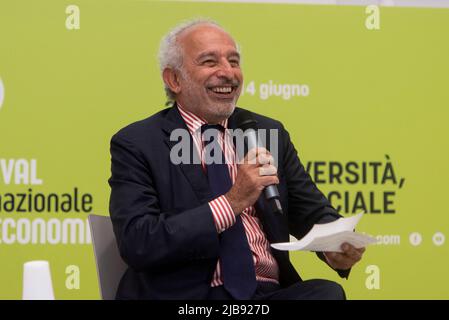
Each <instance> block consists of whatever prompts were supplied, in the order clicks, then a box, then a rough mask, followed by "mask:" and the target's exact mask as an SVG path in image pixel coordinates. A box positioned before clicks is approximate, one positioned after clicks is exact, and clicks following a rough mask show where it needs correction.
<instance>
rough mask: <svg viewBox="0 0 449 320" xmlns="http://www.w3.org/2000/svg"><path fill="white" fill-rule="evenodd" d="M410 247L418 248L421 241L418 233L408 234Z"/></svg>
mask: <svg viewBox="0 0 449 320" xmlns="http://www.w3.org/2000/svg"><path fill="white" fill-rule="evenodd" d="M408 239H409V241H410V243H411V244H412V246H419V245H420V244H421V241H422V236H421V234H420V233H419V232H413V233H410V237H409V238H408Z"/></svg>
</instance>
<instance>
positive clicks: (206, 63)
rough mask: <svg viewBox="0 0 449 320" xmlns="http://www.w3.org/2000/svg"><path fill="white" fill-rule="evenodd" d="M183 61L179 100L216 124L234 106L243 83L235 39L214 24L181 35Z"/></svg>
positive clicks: (190, 109) (226, 116) (228, 114)
mask: <svg viewBox="0 0 449 320" xmlns="http://www.w3.org/2000/svg"><path fill="white" fill-rule="evenodd" d="M178 41H179V43H180V45H181V47H182V52H183V63H182V71H181V74H180V76H179V87H180V91H179V93H178V94H177V97H176V100H177V101H178V102H179V103H180V104H181V105H182V106H183V107H185V108H186V109H188V110H189V111H191V112H194V113H195V114H197V115H199V116H201V117H203V118H205V119H206V120H207V121H208V122H211V123H216V122H219V121H222V120H224V119H226V118H228V117H229V116H230V115H231V114H232V112H233V111H234V109H235V105H236V103H237V100H238V98H239V95H240V91H241V89H242V83H243V75H242V71H241V69H240V56H239V54H238V52H237V49H236V45H235V42H234V40H233V39H232V38H231V37H230V36H229V35H228V34H227V33H226V32H224V31H222V30H221V29H219V28H217V27H215V26H212V25H198V26H195V27H192V29H190V30H187V31H186V32H185V33H183V34H181V36H180V37H179V38H178Z"/></svg>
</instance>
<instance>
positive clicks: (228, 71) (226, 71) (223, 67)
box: [217, 60, 234, 79]
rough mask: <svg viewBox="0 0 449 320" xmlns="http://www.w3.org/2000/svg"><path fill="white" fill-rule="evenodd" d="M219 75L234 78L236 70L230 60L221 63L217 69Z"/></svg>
mask: <svg viewBox="0 0 449 320" xmlns="http://www.w3.org/2000/svg"><path fill="white" fill-rule="evenodd" d="M217 77H219V78H226V79H233V78H234V71H233V69H232V66H231V64H230V63H229V61H227V60H225V61H223V62H221V63H220V65H219V68H218V70H217Z"/></svg>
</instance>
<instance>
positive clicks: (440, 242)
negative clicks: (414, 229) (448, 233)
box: [432, 232, 445, 246]
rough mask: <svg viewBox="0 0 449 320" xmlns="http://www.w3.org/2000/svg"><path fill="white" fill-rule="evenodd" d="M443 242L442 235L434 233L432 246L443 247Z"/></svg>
mask: <svg viewBox="0 0 449 320" xmlns="http://www.w3.org/2000/svg"><path fill="white" fill-rule="evenodd" d="M444 240H445V237H444V234H442V233H441V232H437V233H435V234H434V235H433V237H432V241H433V244H434V245H436V246H441V245H443V243H444Z"/></svg>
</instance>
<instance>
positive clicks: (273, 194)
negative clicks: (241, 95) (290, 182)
mask: <svg viewBox="0 0 449 320" xmlns="http://www.w3.org/2000/svg"><path fill="white" fill-rule="evenodd" d="M235 123H236V126H237V128H238V129H241V130H242V131H243V137H242V138H243V139H245V142H246V146H247V151H249V150H251V149H254V148H257V147H263V146H261V145H259V144H258V142H257V121H256V120H255V119H253V117H252V115H251V113H250V112H249V111H246V110H241V111H240V112H238V113H237V114H236V115H235ZM264 194H265V199H266V200H267V202H268V203H269V204H270V207H271V210H273V212H277V213H280V214H282V213H283V210H282V206H281V201H280V200H279V198H280V195H279V191H278V188H277V186H276V185H275V184H272V185H269V186H266V187H265V189H264Z"/></svg>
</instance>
